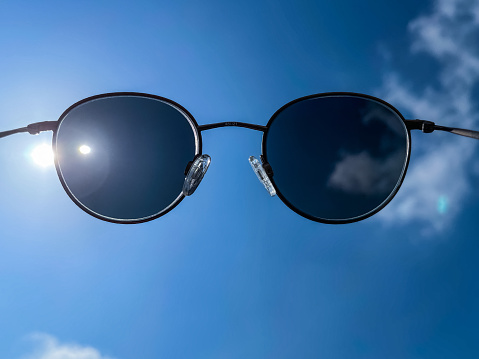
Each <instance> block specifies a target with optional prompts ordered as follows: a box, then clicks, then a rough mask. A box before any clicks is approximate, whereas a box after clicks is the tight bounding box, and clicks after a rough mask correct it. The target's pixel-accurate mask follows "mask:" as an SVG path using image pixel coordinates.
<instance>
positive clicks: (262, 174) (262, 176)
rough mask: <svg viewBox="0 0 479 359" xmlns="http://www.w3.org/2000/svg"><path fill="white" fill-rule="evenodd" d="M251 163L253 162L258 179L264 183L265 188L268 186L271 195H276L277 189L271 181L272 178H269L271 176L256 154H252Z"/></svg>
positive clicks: (252, 165)
mask: <svg viewBox="0 0 479 359" xmlns="http://www.w3.org/2000/svg"><path fill="white" fill-rule="evenodd" d="M249 163H250V164H251V167H252V168H253V171H254V173H256V176H258V179H259V180H260V182H261V183H262V184H263V186H264V188H266V190H267V191H268V193H269V195H270V196H271V197H273V196H274V195H276V190H275V189H274V187H273V183H271V180H270V179H269V176H268V174H267V173H266V171H265V169H264V168H263V165H262V164H261V162H260V161H258V160H257V159H256V158H255V157H254V156H250V158H249Z"/></svg>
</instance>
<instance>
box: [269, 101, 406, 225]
mask: <svg viewBox="0 0 479 359" xmlns="http://www.w3.org/2000/svg"><path fill="white" fill-rule="evenodd" d="M265 141H266V147H265V151H266V155H267V160H268V162H269V163H270V165H271V166H272V168H273V171H274V177H273V179H274V182H275V185H276V186H277V188H278V190H279V192H280V193H281V195H282V196H283V197H284V198H285V199H286V201H287V202H289V205H290V206H292V207H293V208H294V209H295V210H297V211H299V212H303V214H306V215H307V216H309V217H313V218H314V219H318V220H328V221H349V220H354V219H357V218H358V217H361V216H364V215H367V214H368V213H370V212H371V211H374V210H376V209H377V208H378V207H381V205H382V204H383V203H385V202H387V200H388V199H389V197H390V195H391V194H392V193H394V191H395V190H396V189H397V186H398V185H399V184H400V182H401V179H402V174H403V172H404V171H405V167H406V163H407V154H408V134H407V130H406V127H405V125H404V122H403V121H402V119H401V118H400V116H399V115H398V114H397V113H396V112H395V111H394V110H393V109H391V108H389V107H387V106H386V105H384V104H382V103H381V102H378V101H375V100H372V99H369V98H363V97H357V96H351V95H330V96H323V97H317V98H309V99H305V100H302V101H299V102H296V103H293V104H292V105H290V106H287V107H285V108H284V109H283V110H282V111H281V112H279V113H277V114H276V115H275V117H273V120H272V122H271V123H270V128H269V131H268V133H267V135H266V139H265Z"/></svg>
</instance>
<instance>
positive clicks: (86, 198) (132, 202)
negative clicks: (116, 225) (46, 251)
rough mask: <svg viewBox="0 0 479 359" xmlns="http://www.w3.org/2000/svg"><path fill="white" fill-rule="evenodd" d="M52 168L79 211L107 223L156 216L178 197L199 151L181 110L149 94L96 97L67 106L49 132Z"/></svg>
mask: <svg viewBox="0 0 479 359" xmlns="http://www.w3.org/2000/svg"><path fill="white" fill-rule="evenodd" d="M53 142H54V143H53V144H54V147H55V152H56V166H57V172H58V175H59V177H60V180H61V181H62V184H63V185H64V187H65V190H66V191H67V193H68V194H69V195H70V197H71V198H72V199H73V200H74V201H75V202H76V203H77V204H78V205H79V206H80V207H81V208H82V209H84V210H85V211H87V212H88V213H90V214H92V215H94V216H96V217H99V218H101V219H104V220H108V221H113V222H139V221H145V220H149V219H153V218H156V217H158V216H160V215H162V214H164V213H166V212H167V211H169V210H170V209H171V208H173V207H174V206H175V205H176V204H177V203H179V201H180V200H181V199H182V198H183V195H182V194H181V192H182V187H183V182H184V179H185V175H184V171H185V168H186V166H187V164H188V162H189V161H191V160H193V158H194V156H195V154H196V153H198V152H199V151H200V148H199V146H200V138H199V133H198V131H197V129H196V123H195V122H194V120H193V119H192V117H191V116H190V115H189V114H188V113H187V112H186V110H184V109H182V108H180V107H179V105H176V104H174V103H172V102H170V101H169V100H166V99H162V98H157V97H154V96H151V97H150V96H149V95H139V94H136V95H135V94H129V95H124V94H123V95H118V94H116V95H115V94H110V95H100V96H96V97H93V98H90V99H86V100H83V101H80V102H79V103H77V104H75V105H73V106H72V107H71V108H70V109H68V110H67V111H65V113H64V114H63V115H62V117H61V118H60V124H59V127H58V130H57V132H56V135H55V137H54V141H53Z"/></svg>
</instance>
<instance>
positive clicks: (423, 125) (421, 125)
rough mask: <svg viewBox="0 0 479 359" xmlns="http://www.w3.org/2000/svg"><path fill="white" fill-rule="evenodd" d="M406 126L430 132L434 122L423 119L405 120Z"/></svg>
mask: <svg viewBox="0 0 479 359" xmlns="http://www.w3.org/2000/svg"><path fill="white" fill-rule="evenodd" d="M406 126H407V128H408V129H409V130H421V131H422V132H424V133H431V132H433V131H434V130H435V129H436V124H435V123H434V122H432V121H424V120H406Z"/></svg>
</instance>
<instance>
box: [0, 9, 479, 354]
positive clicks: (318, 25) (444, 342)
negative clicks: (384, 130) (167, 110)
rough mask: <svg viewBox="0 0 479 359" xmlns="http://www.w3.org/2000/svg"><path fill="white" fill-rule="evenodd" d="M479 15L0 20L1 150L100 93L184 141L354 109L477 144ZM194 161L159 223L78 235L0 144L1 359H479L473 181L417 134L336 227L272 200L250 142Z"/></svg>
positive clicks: (27, 16)
mask: <svg viewBox="0 0 479 359" xmlns="http://www.w3.org/2000/svg"><path fill="white" fill-rule="evenodd" d="M478 35H479V2H478V1H466V0H441V1H440V0H435V1H424V2H417V1H403V2H397V3H395V2H384V1H372V0H369V1H362V2H357V1H352V0H341V1H335V2H326V1H323V2H320V1H316V2H315V1H294V2H293V1H282V0H279V1H249V0H248V1H242V2H238V3H226V2H220V1H206V2H195V1H176V2H174V3H173V2H161V1H157V2H153V1H151V2H149V1H136V2H134V3H133V2H110V1H102V2H93V1H83V2H65V1H43V2H33V1H2V2H0V50H1V51H0V53H1V56H0V74H1V77H0V78H1V82H0V119H1V120H0V124H1V128H2V130H8V129H12V128H17V127H22V126H24V125H26V124H28V123H32V122H37V121H47V120H56V119H58V117H59V116H60V115H61V113H62V112H63V111H64V110H65V109H66V108H67V107H69V106H70V105H71V104H73V103H75V102H76V101H78V100H80V99H82V98H85V97H88V96H90V95H95V94H99V93H105V92H113V91H138V92H146V93H152V94H156V95H160V96H164V97H167V98H170V99H172V100H174V101H176V102H178V103H180V104H181V105H183V106H184V107H185V108H187V109H188V110H189V111H190V112H191V113H192V114H193V116H194V117H195V118H196V120H197V121H198V122H199V124H206V123H212V122H220V121H242V122H250V123H256V124H262V125H264V124H266V123H267V121H268V119H269V118H270V116H271V115H272V114H273V113H274V112H275V111H276V110H277V109H278V108H280V107H281V106H282V105H284V104H285V103H287V102H289V101H291V100H293V99H295V98H298V97H301V96H305V95H309V94H313V93H320V92H329V91H354V92H362V93H367V94H372V95H376V96H378V97H381V98H384V99H385V100H388V101H390V102H391V103H392V104H393V105H394V106H395V107H397V108H398V109H399V111H401V112H402V113H403V114H404V115H405V116H406V117H407V118H422V119H427V120H432V121H436V122H437V123H440V124H444V125H451V126H457V127H466V128H474V129H479V113H478V109H477V107H478V106H477V105H476V103H477V100H478V98H479V93H478V90H477V88H478V87H477V83H478V82H479V48H478V45H477V42H476V41H475V39H477V36H478ZM203 141H204V153H208V154H209V155H210V156H211V157H212V163H211V166H210V169H209V171H208V173H207V174H206V176H205V179H204V180H203V182H202V183H201V186H200V187H199V188H198V190H197V191H196V192H195V194H194V195H193V196H192V197H190V198H187V199H186V200H184V201H183V202H182V203H181V204H180V205H179V206H178V207H176V208H175V209H174V210H173V211H172V212H170V213H168V214H167V215H166V216H164V217H162V218H159V219H157V220H155V221H152V222H148V223H144V224H140V225H115V224H111V223H106V222H102V221H100V220H98V219H95V218H93V217H90V216H88V215H87V214H86V213H84V212H83V211H81V210H80V209H79V208H77V207H76V205H75V204H74V203H73V202H71V200H70V199H69V198H68V196H67V195H66V194H65V193H64V191H63V188H62V186H61V184H60V182H59V181H58V178H57V175H56V172H55V170H54V168H53V167H51V166H50V167H40V166H38V165H36V164H35V163H34V162H33V161H32V159H31V156H30V154H31V151H32V150H33V149H34V148H35V147H36V146H38V145H39V144H42V143H50V142H51V134H50V133H43V134H41V135H38V136H30V135H28V134H19V135H15V136H11V137H7V138H4V139H2V140H1V141H0V164H2V171H0V179H1V181H0V183H1V186H0V198H1V199H2V201H1V202H2V205H1V206H0V216H1V218H2V225H1V228H0V333H1V335H0V358H5V359H20V358H22V359H23V358H28V359H67V358H68V359H106V358H109V359H112V358H115V359H138V358H145V359H147V358H155V359H160V358H212V359H220V358H233V359H234V358H275V359H277V358H292V357H296V358H385V357H387V358H457V357H464V358H470V357H471V358H472V357H477V356H478V355H479V344H478V343H479V341H478V340H477V332H478V327H477V323H478V322H479V310H478V308H477V301H476V298H477V296H478V294H479V285H478V282H477V277H478V274H479V273H478V269H477V265H476V263H477V258H479V244H478V241H477V238H478V234H479V231H478V229H477V219H478V215H479V204H478V203H479V192H478V191H477V185H476V184H477V183H478V180H479V178H478V177H479V161H478V160H477V159H478V152H477V144H476V143H475V141H474V140H472V139H467V138H460V137H459V136H454V135H451V134H447V133H433V134H427V135H426V134H422V133H413V136H412V147H413V148H412V157H411V164H410V168H409V170H408V174H407V176H406V180H405V182H404V184H403V187H402V188H401V190H400V191H399V193H398V195H397V196H396V197H395V199H394V200H393V201H392V202H391V203H390V204H389V205H388V206H387V207H386V209H384V210H383V211H381V212H380V213H379V214H377V215H375V216H373V217H371V218H369V219H367V220H364V221H362V222H358V223H354V224H349V225H324V224H319V223H314V222H311V221H308V220H306V219H304V218H302V217H300V216H298V215H297V214H295V213H294V212H292V211H291V210H289V209H288V208H287V207H286V206H285V205H284V204H283V203H282V202H281V201H280V200H279V199H278V198H270V197H269V195H268V194H267V193H266V191H265V190H264V189H263V188H262V186H261V184H259V182H258V181H257V179H256V177H255V175H254V173H253V172H252V171H251V168H250V165H249V163H248V157H249V156H250V155H255V156H258V155H260V151H261V134H260V133H259V132H256V131H250V130H247V129H240V128H221V129H217V130H214V131H207V132H205V133H203Z"/></svg>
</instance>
